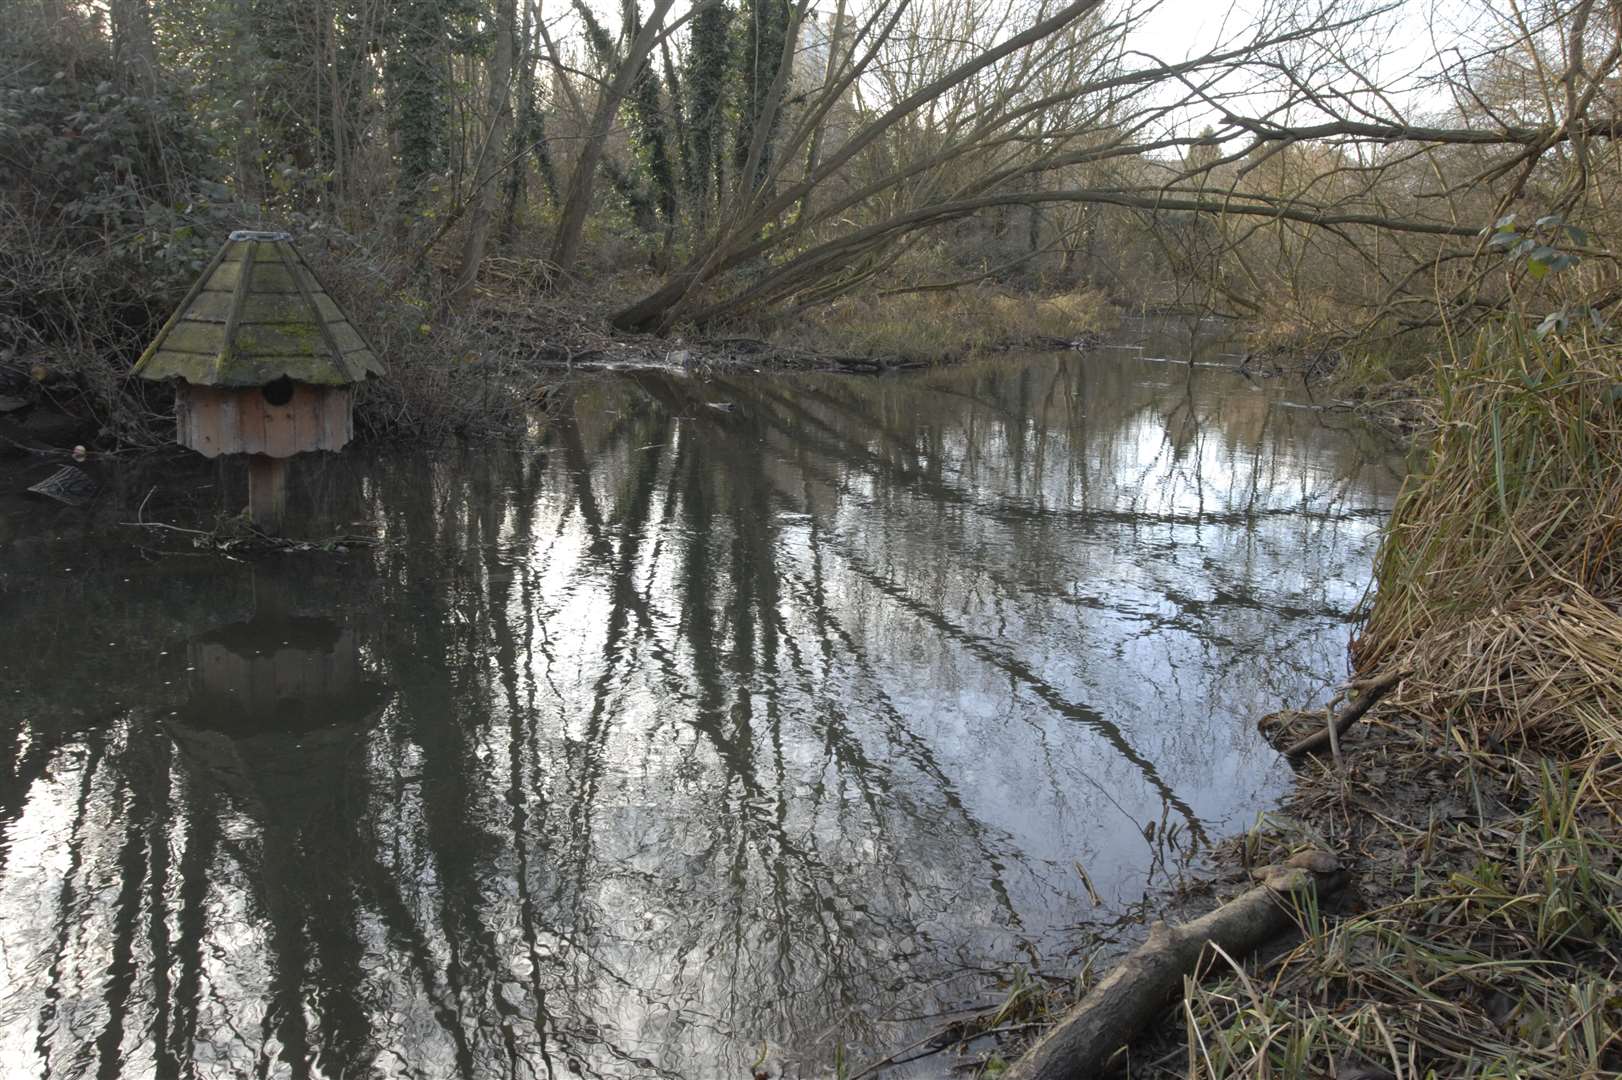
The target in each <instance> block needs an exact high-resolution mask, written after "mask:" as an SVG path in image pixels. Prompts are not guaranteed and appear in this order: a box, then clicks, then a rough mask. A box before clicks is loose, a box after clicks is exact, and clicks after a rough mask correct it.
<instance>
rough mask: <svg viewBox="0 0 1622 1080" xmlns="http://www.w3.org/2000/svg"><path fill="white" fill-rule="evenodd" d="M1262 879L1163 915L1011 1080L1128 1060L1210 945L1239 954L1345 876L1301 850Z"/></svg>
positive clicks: (1070, 1079) (1061, 1078)
mask: <svg viewBox="0 0 1622 1080" xmlns="http://www.w3.org/2000/svg"><path fill="white" fill-rule="evenodd" d="M1256 876H1257V877H1258V878H1259V879H1260V880H1261V884H1260V885H1258V886H1256V887H1255V888H1252V889H1250V890H1248V891H1246V892H1243V893H1241V894H1240V895H1238V896H1236V897H1234V898H1233V899H1232V900H1230V901H1228V902H1227V903H1226V904H1223V905H1222V906H1221V907H1219V908H1217V909H1216V910H1215V911H1213V912H1210V913H1209V914H1206V915H1202V916H1200V917H1199V918H1198V919H1195V920H1194V921H1193V922H1190V923H1188V924H1186V925H1184V926H1167V925H1166V924H1165V923H1163V922H1157V923H1155V924H1154V925H1153V926H1151V927H1150V928H1149V940H1148V941H1145V942H1144V943H1143V944H1142V945H1140V946H1139V947H1138V948H1137V949H1136V950H1134V951H1133V952H1132V953H1130V954H1129V955H1127V956H1126V957H1125V958H1124V959H1122V960H1121V962H1120V963H1119V964H1117V965H1116V966H1115V968H1114V970H1112V971H1111V972H1110V973H1109V974H1108V975H1107V976H1105V978H1104V980H1103V981H1102V982H1100V983H1099V984H1098V985H1097V986H1096V987H1095V988H1093V990H1092V991H1090V992H1089V993H1088V994H1087V996H1086V997H1084V998H1083V999H1082V1000H1081V1002H1080V1003H1079V1004H1078V1005H1076V1006H1075V1008H1073V1009H1071V1011H1070V1012H1069V1014H1068V1015H1066V1016H1065V1018H1064V1019H1063V1020H1061V1021H1059V1023H1058V1024H1056V1025H1054V1027H1053V1028H1052V1029H1051V1030H1050V1031H1049V1032H1048V1033H1047V1035H1045V1036H1043V1038H1042V1039H1041V1041H1039V1042H1038V1043H1036V1044H1035V1045H1034V1046H1032V1047H1031V1048H1030V1049H1029V1050H1028V1051H1026V1052H1025V1055H1024V1056H1023V1057H1021V1058H1020V1059H1019V1060H1018V1061H1017V1062H1015V1064H1014V1067H1013V1068H1012V1069H1010V1070H1009V1071H1008V1072H1007V1074H1006V1080H1093V1078H1094V1077H1097V1076H1100V1075H1102V1074H1106V1073H1108V1072H1109V1071H1111V1070H1112V1068H1113V1067H1115V1066H1117V1065H1119V1064H1122V1063H1123V1062H1122V1060H1121V1058H1122V1054H1121V1051H1122V1050H1123V1049H1124V1048H1125V1047H1126V1046H1127V1044H1128V1043H1130V1042H1131V1041H1132V1040H1133V1039H1134V1038H1135V1037H1136V1036H1137V1035H1138V1033H1139V1032H1141V1031H1142V1030H1143V1029H1144V1028H1146V1027H1147V1026H1148V1025H1149V1024H1150V1023H1151V1022H1153V1021H1154V1020H1155V1018H1156V1017H1158V1016H1159V1015H1160V1014H1161V1012H1162V1010H1164V1009H1165V1007H1166V1004H1167V1002H1169V1001H1171V1000H1172V999H1173V998H1175V997H1176V996H1177V994H1178V992H1179V991H1181V990H1182V988H1183V980H1184V979H1185V978H1186V977H1187V976H1189V975H1191V974H1193V973H1195V972H1196V971H1198V970H1199V969H1200V966H1201V962H1202V960H1203V959H1204V958H1206V957H1207V956H1208V955H1210V951H1211V949H1212V947H1213V946H1214V947H1216V948H1220V949H1221V950H1222V951H1223V952H1225V953H1227V954H1228V955H1229V956H1230V957H1232V958H1234V959H1235V960H1238V959H1242V958H1243V957H1245V956H1247V955H1249V954H1250V953H1252V952H1254V951H1255V950H1256V949H1258V948H1260V947H1261V946H1262V945H1264V944H1266V943H1267V942H1268V941H1270V940H1271V939H1273V938H1275V937H1277V936H1278V935H1279V934H1282V933H1283V932H1284V931H1286V930H1288V929H1290V928H1291V927H1292V926H1294V925H1295V924H1296V911H1297V909H1298V908H1299V907H1300V906H1301V905H1303V904H1305V903H1307V902H1308V901H1309V900H1310V899H1312V898H1313V897H1314V896H1318V897H1322V896H1327V895H1330V894H1332V893H1334V892H1335V891H1337V890H1338V889H1339V888H1340V887H1341V886H1342V885H1343V884H1344V882H1345V877H1344V875H1343V874H1342V872H1341V870H1340V867H1339V864H1338V863H1336V861H1335V859H1334V857H1333V856H1330V855H1327V854H1325V853H1323V852H1320V851H1309V852H1302V853H1301V854H1299V855H1296V856H1294V857H1292V858H1291V859H1290V860H1289V861H1288V862H1287V863H1286V864H1285V865H1284V866H1269V867H1264V868H1262V869H1260V870H1258V871H1256Z"/></svg>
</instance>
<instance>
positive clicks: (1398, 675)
mask: <svg viewBox="0 0 1622 1080" xmlns="http://www.w3.org/2000/svg"><path fill="white" fill-rule="evenodd" d="M1407 674H1408V673H1407V672H1406V671H1392V672H1388V673H1387V674H1385V675H1381V676H1380V677H1379V678H1377V679H1371V680H1369V681H1367V682H1364V683H1358V684H1355V685H1357V686H1358V687H1359V688H1360V689H1361V693H1359V694H1358V695H1357V697H1356V698H1354V699H1353V700H1352V702H1351V704H1349V705H1347V706H1346V707H1345V708H1344V709H1342V710H1341V711H1340V712H1338V713H1336V714H1335V715H1333V716H1331V717H1330V718H1329V722H1328V723H1327V724H1326V725H1325V726H1324V729H1323V730H1322V731H1315V732H1313V733H1312V734H1311V735H1308V736H1307V737H1306V738H1304V739H1302V740H1300V741H1299V742H1297V743H1295V744H1294V745H1292V746H1289V747H1286V748H1285V750H1284V756H1285V757H1289V758H1297V757H1303V756H1305V755H1307V754H1315V753H1317V752H1318V751H1320V750H1323V749H1324V748H1326V747H1338V744H1339V741H1340V737H1341V736H1342V735H1345V734H1346V732H1347V731H1348V730H1350V729H1351V726H1352V725H1353V724H1355V723H1357V721H1358V720H1359V719H1361V718H1362V716H1363V714H1364V713H1366V712H1368V711H1369V710H1370V709H1372V708H1373V707H1374V703H1375V702H1377V701H1379V700H1380V699H1381V698H1383V697H1385V695H1386V694H1388V693H1390V692H1391V690H1393V689H1394V688H1395V687H1396V685H1397V684H1398V683H1400V682H1401V681H1402V680H1403V679H1404V678H1405V677H1406V676H1407Z"/></svg>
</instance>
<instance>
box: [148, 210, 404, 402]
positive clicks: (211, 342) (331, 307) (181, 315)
mask: <svg viewBox="0 0 1622 1080" xmlns="http://www.w3.org/2000/svg"><path fill="white" fill-rule="evenodd" d="M135 374H136V375H139V376H140V377H141V378H143V379H181V380H183V381H185V382H187V383H189V384H191V385H192V386H221V387H249V386H264V385H265V384H266V383H269V382H272V381H274V380H276V379H279V378H281V377H282V376H284V375H285V376H286V377H287V378H289V379H292V380H293V381H295V382H302V383H311V384H313V385H316V386H348V385H350V384H351V383H358V382H360V381H361V380H363V379H365V378H366V376H367V375H381V374H383V365H382V364H381V363H380V362H379V361H378V359H377V355H376V354H375V353H373V352H372V350H371V347H370V346H368V345H367V344H366V342H365V340H364V339H363V338H362V337H361V336H360V334H359V332H357V331H356V330H355V328H354V327H353V326H351V325H350V324H349V320H348V319H346V318H345V317H344V314H343V312H341V311H339V310H338V305H337V304H335V303H333V301H332V298H331V297H330V296H328V295H327V293H326V290H325V289H323V288H322V287H321V283H320V282H319V281H317V280H316V277H315V275H314V274H313V273H311V272H310V267H309V266H308V264H306V263H305V261H304V259H303V257H302V256H300V255H299V253H298V250H297V249H296V248H294V247H293V243H292V238H291V237H290V236H288V235H287V234H286V233H273V232H252V231H241V232H234V233H232V234H231V237H230V239H229V240H227V241H226V243H225V247H224V248H222V249H221V250H220V253H219V254H218V255H216V256H214V261H213V262H211V263H210V264H209V265H208V268H207V269H205V270H204V271H203V274H202V276H201V277H200V278H198V279H197V283H196V284H195V285H193V286H192V288H191V291H190V292H189V293H187V294H186V299H185V300H184V301H182V302H181V305H180V307H179V309H178V310H177V311H176V312H175V313H174V314H173V315H172V316H170V317H169V321H168V322H167V323H165V324H164V326H163V329H162V330H160V331H158V336H157V339H156V340H154V341H153V342H152V344H151V345H149V346H147V350H146V352H145V353H143V354H141V359H140V360H139V361H138V362H137V363H136V365H135Z"/></svg>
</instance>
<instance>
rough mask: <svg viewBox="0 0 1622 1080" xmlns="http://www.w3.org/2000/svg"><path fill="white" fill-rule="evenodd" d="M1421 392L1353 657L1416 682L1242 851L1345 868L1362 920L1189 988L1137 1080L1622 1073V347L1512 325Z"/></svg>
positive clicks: (1348, 918) (1321, 922)
mask: <svg viewBox="0 0 1622 1080" xmlns="http://www.w3.org/2000/svg"><path fill="white" fill-rule="evenodd" d="M1436 379H1437V381H1436V392H1435V399H1434V409H1435V414H1434V417H1433V420H1434V429H1435V432H1436V434H1435V438H1434V442H1433V443H1432V445H1431V446H1430V448H1429V451H1428V464H1427V465H1426V467H1425V468H1423V469H1422V470H1421V471H1420V472H1418V473H1417V474H1415V476H1414V477H1413V478H1412V479H1411V480H1410V482H1409V483H1408V485H1407V486H1406V488H1405V490H1404V492H1403V494H1402V495H1401V497H1400V498H1399V500H1398V504H1397V507H1396V509H1395V511H1394V514H1393V518H1392V522H1391V525H1390V528H1389V531H1388V534H1387V536H1386V539H1385V542H1384V545H1383V548H1382V551H1381V554H1380V556H1379V562H1378V565H1377V582H1378V592H1377V594H1376V595H1375V596H1374V598H1373V600H1372V603H1371V605H1370V607H1369V609H1368V611H1367V618H1366V621H1365V623H1364V626H1363V629H1362V632H1361V634H1360V635H1359V636H1358V637H1357V639H1356V641H1355V642H1354V647H1353V658H1354V666H1355V667H1356V669H1357V670H1358V672H1359V674H1360V675H1363V676H1373V675H1378V674H1380V673H1383V672H1387V671H1392V670H1405V671H1408V672H1410V674H1409V675H1408V676H1407V678H1406V679H1405V681H1404V682H1403V684H1402V686H1401V688H1400V690H1399V692H1398V693H1397V694H1395V695H1393V696H1392V697H1391V698H1390V699H1388V700H1387V701H1386V702H1385V703H1383V704H1382V705H1381V706H1380V707H1379V708H1378V709H1377V710H1376V713H1375V722H1374V724H1373V725H1372V726H1371V727H1368V728H1365V730H1364V731H1363V733H1362V734H1361V735H1360V736H1358V737H1356V738H1355V740H1353V741H1352V742H1351V743H1350V744H1349V747H1348V750H1347V755H1346V759H1345V762H1344V765H1343V766H1341V767H1336V766H1335V765H1332V764H1330V763H1328V762H1320V763H1315V764H1311V765H1309V766H1307V767H1306V771H1305V772H1304V773H1303V775H1302V778H1301V783H1300V784H1299V785H1298V788H1297V790H1296V792H1295V794H1294V795H1293V796H1292V798H1291V799H1290V800H1289V802H1288V803H1287V805H1286V807H1285V816H1276V817H1270V818H1267V819H1265V820H1264V822H1263V823H1262V824H1261V825H1259V826H1258V828H1257V829H1256V830H1253V831H1252V833H1251V834H1250V835H1248V836H1246V837H1245V838H1243V841H1242V842H1241V843H1239V844H1237V845H1236V846H1235V847H1236V855H1242V856H1244V857H1245V858H1246V861H1248V859H1250V858H1255V859H1259V860H1262V861H1265V860H1266V859H1267V858H1268V857H1270V855H1269V853H1268V852H1267V851H1266V850H1264V849H1267V848H1270V847H1279V846H1283V847H1290V846H1301V845H1305V844H1308V843H1311V844H1313V845H1315V846H1316V845H1324V844H1327V845H1329V846H1331V847H1333V848H1335V849H1337V850H1339V851H1340V852H1341V853H1342V857H1343V859H1344V861H1345V862H1347V863H1349V864H1350V865H1352V866H1353V867H1354V871H1355V873H1356V875H1357V880H1358V885H1359V887H1358V890H1357V893H1356V894H1355V896H1354V898H1353V900H1352V902H1351V906H1350V910H1349V911H1343V912H1341V913H1339V914H1337V915H1334V916H1330V915H1326V914H1324V913H1320V912H1317V911H1307V912H1303V913H1302V918H1301V921H1302V929H1303V934H1302V939H1301V941H1300V943H1299V944H1298V945H1296V946H1295V947H1293V948H1289V949H1287V950H1285V951H1284V952H1282V953H1281V954H1280V955H1277V956H1274V957H1272V958H1271V959H1268V960H1266V961H1264V962H1262V963H1260V964H1258V965H1253V966H1251V967H1249V968H1244V967H1238V966H1234V965H1225V968H1226V970H1225V971H1223V972H1217V973H1214V974H1216V975H1218V976H1219V977H1218V978H1215V979H1208V980H1206V981H1205V982H1203V983H1200V982H1192V981H1191V982H1190V983H1189V985H1188V987H1187V991H1186V993H1185V995H1184V1000H1183V1005H1182V1020H1183V1029H1184V1030H1183V1037H1182V1040H1181V1041H1182V1042H1183V1048H1182V1051H1181V1052H1180V1053H1175V1054H1172V1055H1170V1056H1169V1058H1168V1057H1162V1058H1161V1059H1159V1060H1157V1061H1154V1062H1153V1064H1152V1065H1150V1066H1149V1067H1146V1068H1142V1069H1139V1070H1137V1072H1136V1075H1156V1076H1173V1075H1174V1076H1181V1077H1186V1078H1189V1080H1224V1078H1262V1077H1280V1078H1294V1077H1332V1078H1335V1080H1352V1078H1356V1080H1424V1078H1429V1077H1466V1076H1467V1077H1483V1078H1488V1077H1506V1078H1507V1077H1526V1078H1540V1080H1541V1078H1549V1080H1554V1078H1560V1080H1569V1078H1573V1077H1600V1076H1617V1075H1622V554H1619V551H1618V540H1619V538H1622V348H1619V347H1617V346H1614V345H1610V344H1606V343H1604V342H1602V341H1599V340H1596V339H1594V338H1591V337H1581V338H1575V339H1568V340H1550V341H1543V340H1538V339H1536V338H1535V337H1532V336H1530V335H1528V334H1526V333H1525V332H1523V331H1522V330H1521V329H1520V328H1519V327H1517V326H1509V327H1499V328H1494V329H1490V330H1488V331H1485V332H1483V333H1482V334H1481V335H1480V337H1479V338H1478V339H1477V340H1476V341H1475V343H1474V347H1473V348H1471V349H1470V350H1469V351H1467V352H1461V353H1458V354H1455V355H1454V356H1452V357H1450V358H1449V361H1448V362H1446V363H1444V364H1441V365H1439V366H1438V371H1437V376H1436Z"/></svg>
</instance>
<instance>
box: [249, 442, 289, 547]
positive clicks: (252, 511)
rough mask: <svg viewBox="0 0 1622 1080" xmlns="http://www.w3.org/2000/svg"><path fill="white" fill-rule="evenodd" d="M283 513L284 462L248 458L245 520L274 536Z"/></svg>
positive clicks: (285, 499) (285, 466)
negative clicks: (246, 517) (246, 511)
mask: <svg viewBox="0 0 1622 1080" xmlns="http://www.w3.org/2000/svg"><path fill="white" fill-rule="evenodd" d="M286 512H287V459H286V458H273V457H267V456H266V455H264V454H252V455H249V457H248V520H249V521H251V522H253V523H254V524H255V525H256V526H258V527H259V528H260V529H261V530H263V531H264V532H271V533H273V532H277V531H279V530H280V529H281V527H282V516H283V514H285V513H286Z"/></svg>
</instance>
